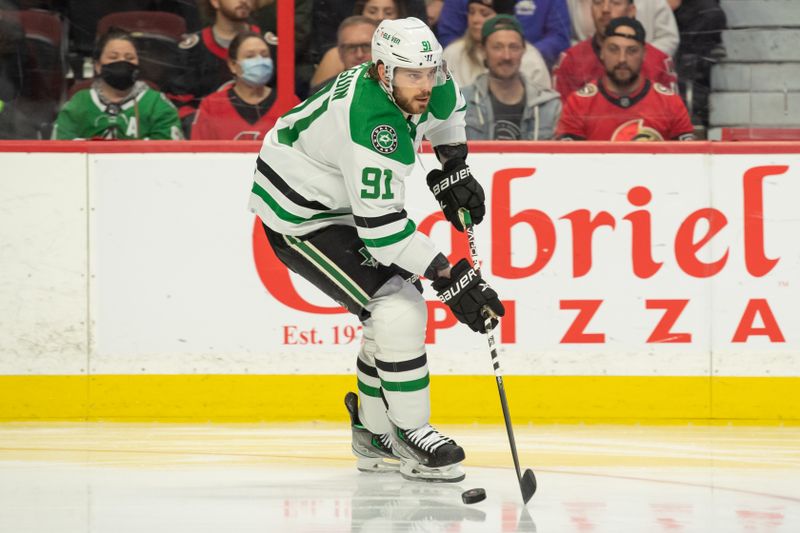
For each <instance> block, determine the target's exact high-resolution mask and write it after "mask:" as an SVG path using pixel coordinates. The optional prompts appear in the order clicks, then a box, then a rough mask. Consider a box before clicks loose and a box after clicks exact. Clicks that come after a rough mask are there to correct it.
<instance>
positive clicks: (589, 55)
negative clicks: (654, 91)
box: [553, 0, 678, 102]
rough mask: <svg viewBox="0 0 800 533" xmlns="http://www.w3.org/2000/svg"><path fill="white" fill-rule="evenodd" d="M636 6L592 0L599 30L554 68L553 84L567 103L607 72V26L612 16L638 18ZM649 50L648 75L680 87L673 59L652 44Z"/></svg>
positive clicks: (612, 0) (624, 0)
mask: <svg viewBox="0 0 800 533" xmlns="http://www.w3.org/2000/svg"><path fill="white" fill-rule="evenodd" d="M636 5H638V4H636ZM636 5H634V3H633V0H594V1H593V2H592V6H591V9H592V20H594V27H595V29H596V31H595V33H594V35H593V36H591V37H588V38H587V39H586V40H584V41H581V42H580V43H578V44H576V45H575V46H573V47H571V48H570V49H569V50H567V51H566V52H564V54H562V56H561V60H560V61H559V62H558V65H557V66H556V68H555V69H554V70H553V78H554V80H553V85H554V86H555V88H556V90H557V91H558V92H559V93H560V94H561V99H562V100H563V101H564V102H566V99H567V97H568V96H569V95H571V94H572V93H573V92H575V91H577V90H578V89H580V88H581V87H582V86H583V85H584V84H585V83H589V82H591V81H594V80H596V79H597V78H599V77H600V76H602V75H603V72H604V70H605V69H604V68H603V62H602V61H601V60H600V48H601V45H602V42H603V35H604V33H605V30H606V26H607V25H608V23H609V21H610V20H611V19H614V18H617V17H623V16H625V17H631V18H633V17H635V16H636V13H637V12H636ZM642 26H644V25H642ZM645 52H646V53H645V55H644V65H642V73H643V75H644V77H646V78H648V79H650V80H653V81H657V82H659V83H661V84H662V85H667V86H670V87H672V88H673V89H675V90H677V81H678V80H677V77H676V75H675V70H674V68H673V66H672V59H670V58H669V57H668V56H667V55H666V54H664V52H662V51H661V50H659V49H658V48H656V47H654V46H653V45H651V44H650V43H647V44H645Z"/></svg>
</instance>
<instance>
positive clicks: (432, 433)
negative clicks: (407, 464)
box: [406, 424, 453, 453]
mask: <svg viewBox="0 0 800 533" xmlns="http://www.w3.org/2000/svg"><path fill="white" fill-rule="evenodd" d="M406 437H407V438H408V440H410V441H411V442H413V443H414V444H416V445H417V446H419V447H420V448H422V449H423V450H425V451H426V452H430V453H433V452H435V451H436V450H437V449H439V447H441V446H443V445H445V444H451V443H452V442H453V439H450V438H448V437H445V436H444V435H442V434H441V433H439V432H438V431H437V430H436V429H435V428H434V427H433V426H431V425H430V424H425V425H424V426H422V427H421V428H417V429H412V430H411V431H407V432H406Z"/></svg>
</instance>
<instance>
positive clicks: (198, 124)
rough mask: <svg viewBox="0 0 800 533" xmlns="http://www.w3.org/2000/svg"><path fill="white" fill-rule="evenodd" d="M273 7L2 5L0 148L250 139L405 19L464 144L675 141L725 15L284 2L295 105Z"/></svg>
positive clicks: (196, 2)
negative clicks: (6, 143)
mask: <svg viewBox="0 0 800 533" xmlns="http://www.w3.org/2000/svg"><path fill="white" fill-rule="evenodd" d="M277 4H278V0H115V1H114V2H109V1H107V0H0V139H173V140H180V139H192V140H194V139H218V140H226V139H250V140H253V139H260V138H262V137H263V135H264V133H265V132H266V131H268V130H269V129H270V128H271V127H272V126H273V125H274V124H275V122H276V120H277V119H278V117H279V116H280V115H281V114H282V113H284V112H286V111H288V109H289V108H291V107H292V106H293V105H295V104H297V103H299V102H300V101H301V100H302V99H305V98H307V97H308V96H310V95H312V94H314V93H315V92H316V91H317V90H319V89H320V88H321V87H323V86H325V85H326V84H327V83H329V82H330V81H331V80H332V79H334V78H335V77H336V76H337V75H338V74H339V73H341V72H342V71H344V70H346V69H349V68H352V67H354V66H357V65H360V64H362V63H364V62H366V61H370V60H371V45H370V43H371V39H372V35H373V33H374V31H375V28H376V27H377V26H378V24H379V23H380V21H381V20H384V19H394V18H401V17H417V18H419V19H421V20H423V21H425V22H427V24H428V25H429V26H430V27H431V28H432V29H433V30H434V32H435V34H436V35H437V37H438V39H439V41H440V42H441V44H442V46H443V48H444V53H443V57H444V59H445V61H446V62H447V65H448V68H449V71H450V73H451V74H452V76H453V79H454V80H455V81H456V82H457V83H458V84H459V85H460V87H461V89H462V91H463V93H464V96H465V99H466V101H467V109H466V122H467V134H468V137H469V138H470V139H473V140H546V139H569V140H582V139H587V140H670V139H680V140H683V139H691V138H693V137H694V135H693V134H694V133H697V132H702V131H703V128H704V126H707V124H708V94H709V88H710V84H711V75H710V72H711V66H712V65H713V64H714V62H715V61H718V60H719V59H721V58H723V57H724V56H725V49H724V48H723V47H722V43H721V38H720V33H721V31H722V30H723V29H725V26H726V18H725V14H724V12H723V11H722V9H721V7H720V5H719V0H294V21H295V27H294V36H293V37H294V50H295V54H294V63H295V65H294V72H295V80H294V89H295V90H294V92H295V94H292V95H290V97H288V98H278V84H277V78H278V76H280V72H281V70H280V68H279V66H280V65H279V64H278V63H279V60H278V58H279V55H278V50H279V39H278V37H277V35H276V34H277V27H278V24H277V20H278V16H279V15H280V8H279V7H278V5H277ZM688 86H691V91H687V87H688ZM687 93H690V98H693V101H691V102H690V105H689V106H688V108H687V105H685V102H686V98H687ZM279 103H280V105H278V104H279Z"/></svg>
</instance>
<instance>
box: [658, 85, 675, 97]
mask: <svg viewBox="0 0 800 533" xmlns="http://www.w3.org/2000/svg"><path fill="white" fill-rule="evenodd" d="M653 88H655V90H656V92H657V93H660V94H663V95H664V96H674V95H675V91H673V90H672V88H670V87H667V86H666V85H663V84H661V83H658V82H656V83H654V84H653Z"/></svg>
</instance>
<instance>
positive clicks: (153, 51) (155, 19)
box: [97, 11, 186, 86]
mask: <svg viewBox="0 0 800 533" xmlns="http://www.w3.org/2000/svg"><path fill="white" fill-rule="evenodd" d="M112 27H116V28H120V29H123V30H125V31H128V32H130V33H131V34H132V35H133V38H134V41H135V42H136V48H137V50H138V52H139V68H140V69H141V78H142V79H144V80H150V81H153V82H155V83H156V84H157V85H160V86H164V85H165V84H166V83H168V81H169V80H170V79H172V78H174V76H175V73H176V71H177V69H178V67H179V63H180V61H179V59H178V58H179V49H178V42H180V39H181V36H182V35H183V34H184V33H186V22H185V21H184V20H183V19H182V18H181V17H180V16H178V15H175V14H173V13H165V12H161V11H123V12H120V13H112V14H110V15H106V16H105V17H103V18H102V19H100V21H99V22H98V23H97V34H98V35H102V34H103V33H105V32H106V31H108V29H109V28H112Z"/></svg>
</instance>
